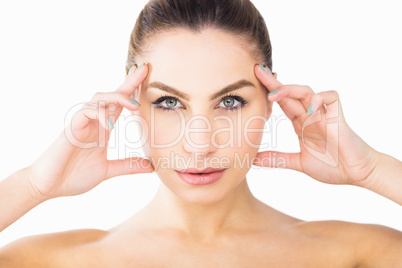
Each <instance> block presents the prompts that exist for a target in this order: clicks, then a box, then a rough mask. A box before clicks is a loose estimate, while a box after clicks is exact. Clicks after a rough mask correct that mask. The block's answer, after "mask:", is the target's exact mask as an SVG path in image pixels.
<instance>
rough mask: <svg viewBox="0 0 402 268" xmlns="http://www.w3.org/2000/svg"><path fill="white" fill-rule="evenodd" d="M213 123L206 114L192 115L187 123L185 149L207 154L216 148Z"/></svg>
mask: <svg viewBox="0 0 402 268" xmlns="http://www.w3.org/2000/svg"><path fill="white" fill-rule="evenodd" d="M212 135H213V125H212V124H211V122H210V120H208V118H207V117H204V116H198V117H197V116H196V117H192V118H191V119H190V120H189V122H188V123H187V124H186V130H185V135H184V150H185V151H186V152H188V153H197V154H201V155H203V156H207V155H209V154H211V153H213V152H214V151H215V150H216V148H215V147H214V146H213V144H212V140H211V137H212Z"/></svg>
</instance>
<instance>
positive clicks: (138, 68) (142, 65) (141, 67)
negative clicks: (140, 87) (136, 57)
mask: <svg viewBox="0 0 402 268" xmlns="http://www.w3.org/2000/svg"><path fill="white" fill-rule="evenodd" d="M142 66H144V63H143V64H141V65H140V67H138V69H137V70H135V72H138V70H139V69H141V68H142Z"/></svg>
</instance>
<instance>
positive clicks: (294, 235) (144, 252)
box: [0, 199, 402, 268]
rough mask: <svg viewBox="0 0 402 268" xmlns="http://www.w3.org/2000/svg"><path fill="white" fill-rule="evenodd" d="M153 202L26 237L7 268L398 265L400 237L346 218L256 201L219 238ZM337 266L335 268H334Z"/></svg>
mask: <svg viewBox="0 0 402 268" xmlns="http://www.w3.org/2000/svg"><path fill="white" fill-rule="evenodd" d="M153 210H154V208H152V202H151V203H150V204H149V205H148V206H146V207H145V208H144V209H142V210H141V211H139V212H138V213H137V214H135V215H134V216H133V217H131V218H130V219H128V220H127V221H125V222H123V223H122V224H120V225H118V226H116V227H114V228H113V229H111V230H106V231H104V230H95V229H93V230H88V229H84V230H72V231H66V232H60V233H52V234H44V235H35V236H30V237H25V238H22V239H19V240H17V241H15V242H13V243H11V244H9V245H8V246H7V248H5V249H3V251H2V255H1V256H6V257H5V259H4V260H3V259H1V258H0V264H3V263H4V265H5V267H63V268H64V267H66V268H67V267H268V266H271V267H272V266H274V267H397V266H391V265H393V264H395V263H397V261H398V259H397V256H398V251H399V250H400V248H401V246H402V245H401V242H400V241H401V239H402V236H401V233H400V232H398V231H396V230H394V229H391V228H387V227H384V226H380V225H371V224H357V223H349V222H343V221H318V222H304V221H302V220H299V219H296V218H294V217H291V216H288V215H286V214H283V213H281V212H279V211H277V210H275V209H273V208H271V207H269V206H267V205H266V204H264V203H262V202H260V201H258V200H257V199H255V200H254V208H253V210H252V211H250V213H249V218H244V219H243V221H241V222H237V223H236V224H235V225H234V226H232V227H231V228H225V229H223V230H220V231H219V232H218V233H216V234H215V236H214V237H212V238H209V239H204V238H202V237H194V236H192V235H190V234H188V233H186V232H185V231H184V230H181V229H178V228H172V227H168V226H165V225H164V224H165V222H158V221H155V219H154V218H155V214H154V213H153ZM329 264H330V266H328V265H329Z"/></svg>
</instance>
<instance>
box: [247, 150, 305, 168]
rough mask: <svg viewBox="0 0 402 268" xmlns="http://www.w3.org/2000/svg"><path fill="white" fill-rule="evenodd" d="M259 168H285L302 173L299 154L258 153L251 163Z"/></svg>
mask: <svg viewBox="0 0 402 268" xmlns="http://www.w3.org/2000/svg"><path fill="white" fill-rule="evenodd" d="M253 165H255V166H259V167H271V168H286V169H293V170H296V171H299V172H303V171H302V168H301V166H300V153H283V152H278V151H264V152H259V153H258V154H257V156H256V157H255V159H254V161H253Z"/></svg>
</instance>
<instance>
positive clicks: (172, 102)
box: [166, 99, 176, 108]
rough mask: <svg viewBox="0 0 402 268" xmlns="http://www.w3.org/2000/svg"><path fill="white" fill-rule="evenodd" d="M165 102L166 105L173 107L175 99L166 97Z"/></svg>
mask: <svg viewBox="0 0 402 268" xmlns="http://www.w3.org/2000/svg"><path fill="white" fill-rule="evenodd" d="M166 104H167V106H168V107H169V108H172V107H175V106H176V100H175V99H168V101H167V103H166Z"/></svg>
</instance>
